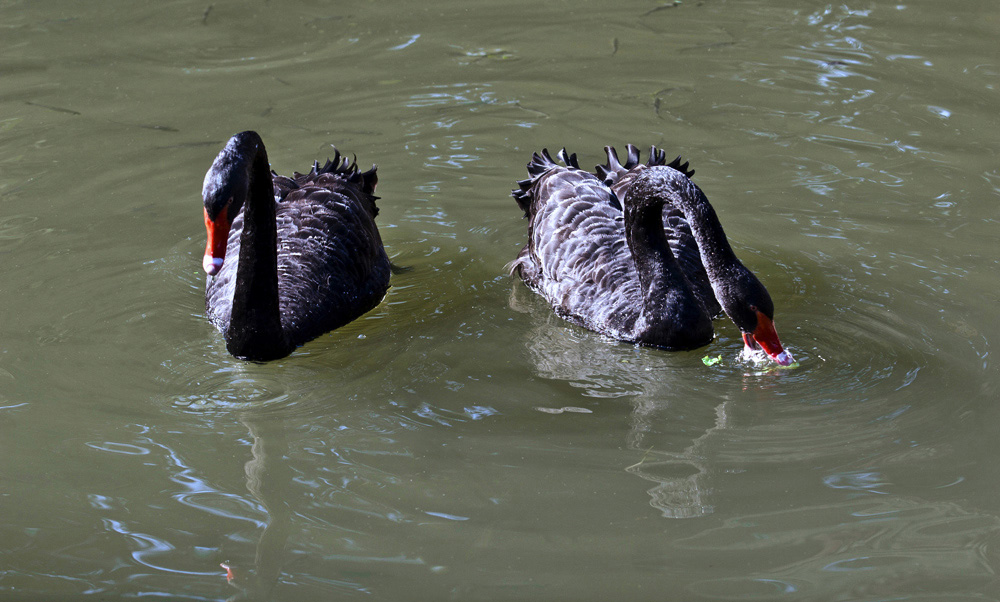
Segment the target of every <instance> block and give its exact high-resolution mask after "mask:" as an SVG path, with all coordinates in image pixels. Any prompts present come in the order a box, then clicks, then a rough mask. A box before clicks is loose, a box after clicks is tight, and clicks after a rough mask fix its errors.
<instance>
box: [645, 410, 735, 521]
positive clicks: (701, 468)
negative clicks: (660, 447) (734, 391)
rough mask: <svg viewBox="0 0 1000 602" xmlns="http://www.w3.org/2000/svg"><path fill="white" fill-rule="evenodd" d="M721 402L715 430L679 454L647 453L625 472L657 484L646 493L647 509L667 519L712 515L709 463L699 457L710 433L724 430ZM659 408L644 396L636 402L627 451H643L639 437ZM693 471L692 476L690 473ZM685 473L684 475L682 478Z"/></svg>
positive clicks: (725, 417)
mask: <svg viewBox="0 0 1000 602" xmlns="http://www.w3.org/2000/svg"><path fill="white" fill-rule="evenodd" d="M728 403H729V402H728V401H724V402H722V403H720V404H719V405H717V406H715V426H713V427H711V428H709V429H708V430H706V431H705V432H704V433H702V434H701V435H700V436H699V437H697V438H695V440H694V441H692V442H691V445H689V446H688V447H685V448H684V451H682V452H680V453H672V452H664V451H654V450H653V449H652V448H650V449H649V450H647V452H646V454H645V455H644V456H643V457H642V459H641V460H639V461H638V462H636V463H635V464H633V465H631V466H628V467H626V468H625V470H626V471H628V472H630V473H632V474H634V475H636V476H638V477H641V478H643V479H646V480H647V481H651V482H653V483H656V485H655V486H654V487H652V488H651V489H648V490H647V493H648V494H649V495H650V497H651V498H652V499H650V501H649V505H650V506H652V507H654V508H656V509H657V510H659V511H660V512H661V513H662V514H663V516H664V517H666V518H694V517H697V516H705V515H706V514H711V513H712V512H713V506H712V504H711V503H710V502H709V500H708V499H706V498H708V494H707V492H708V491H709V490H710V487H709V485H708V484H707V483H706V481H707V480H708V478H709V476H708V468H709V463H708V461H707V460H706V459H705V456H704V455H703V454H702V453H701V448H702V446H703V445H704V443H705V441H707V440H709V438H710V437H711V435H712V433H714V432H716V431H718V430H722V429H724V428H726V422H727V415H726V405H727V404H728ZM657 406H658V404H657V403H656V401H655V400H653V399H650V398H649V397H647V396H641V397H639V399H638V400H636V404H635V410H634V411H633V412H632V427H631V429H630V431H629V437H628V439H629V449H641V448H642V433H643V432H644V431H646V430H648V429H649V422H648V420H649V417H650V416H651V415H652V414H654V413H655V411H656V410H657V409H660V408H659V407H657ZM692 469H693V470H694V471H695V472H692ZM685 473H686V474H685Z"/></svg>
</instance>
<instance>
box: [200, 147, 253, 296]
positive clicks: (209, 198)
mask: <svg viewBox="0 0 1000 602" xmlns="http://www.w3.org/2000/svg"><path fill="white" fill-rule="evenodd" d="M244 146H245V144H243V141H241V140H240V139H239V135H237V136H233V138H232V139H231V140H230V141H229V144H227V145H226V147H225V148H223V149H222V151H221V152H220V153H219V155H218V156H217V157H216V158H215V161H213V162H212V167H210V168H209V170H208V172H207V173H206V174H205V181H204V183H203V185H202V189H201V198H202V201H204V205H205V230H206V232H207V233H208V243H207V244H206V245H205V257H204V258H203V260H202V264H201V265H202V268H204V270H205V273H207V274H208V275H209V276H214V275H216V274H218V273H219V270H221V269H222V264H223V263H224V262H225V260H226V246H227V245H228V241H229V230H230V229H231V228H232V225H233V220H234V219H235V218H236V216H237V215H238V214H239V212H240V209H241V208H242V207H243V202H244V201H245V200H246V197H247V192H248V190H249V181H250V176H249V174H248V171H247V159H246V156H245V152H242V149H243V147H244Z"/></svg>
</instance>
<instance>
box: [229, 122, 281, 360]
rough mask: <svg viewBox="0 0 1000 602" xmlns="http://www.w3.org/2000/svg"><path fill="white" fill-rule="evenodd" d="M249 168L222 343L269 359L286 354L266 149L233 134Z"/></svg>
mask: <svg viewBox="0 0 1000 602" xmlns="http://www.w3.org/2000/svg"><path fill="white" fill-rule="evenodd" d="M237 136H238V145H237V151H238V155H239V157H240V158H241V159H242V160H243V161H244V162H245V165H246V169H247V176H248V177H247V180H248V186H247V198H246V201H245V203H244V207H243V232H242V234H241V236H240V255H239V265H238V266H237V268H236V286H235V292H234V294H233V310H232V316H231V318H230V321H229V328H228V329H227V330H226V347H227V348H228V349H229V352H230V353H232V354H233V355H235V356H237V357H242V358H246V359H254V360H268V359H274V358H276V357H283V356H285V355H288V352H289V351H290V349H289V348H290V344H289V342H288V339H287V337H286V336H285V333H284V330H283V329H282V327H281V314H280V311H279V307H278V227H277V220H276V217H275V205H274V184H273V182H272V180H271V168H270V164H269V163H268V160H267V151H266V150H265V149H264V143H263V141H262V140H261V139H260V137H259V136H258V135H257V134H255V133H253V132H244V133H243V134H237Z"/></svg>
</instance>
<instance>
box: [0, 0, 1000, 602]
mask: <svg viewBox="0 0 1000 602" xmlns="http://www.w3.org/2000/svg"><path fill="white" fill-rule="evenodd" d="M0 32H2V35H0V74H2V77H0V107H2V110H0V266H2V267H0V458H2V460H0V599H2V600H34V599H47V600H49V599H50V600H66V599H77V598H85V597H95V599H100V600H114V599H120V598H138V597H158V598H163V599H185V600H224V599H228V598H240V597H246V598H250V599H260V600H289V601H292V600H294V601H302V600H334V599H344V598H356V599H367V600H462V601H465V600H538V601H543V600H544V601H548V600H594V601H603V600H706V601H708V600H851V601H862V600H864V601H869V600H870V601H876V600H927V601H935V602H938V601H945V600H947V601H953V600H955V601H957V600H977V601H982V600H1000V593H998V592H1000V589H998V588H1000V583H998V577H997V573H998V571H1000V496H998V495H997V494H998V492H1000V485H998V483H1000V468H998V466H1000V463H998V462H997V460H996V459H997V457H998V455H1000V439H998V437H997V432H998V428H1000V409H998V405H997V398H998V393H1000V373H998V370H997V362H996V361H995V356H996V351H994V350H993V346H994V345H997V344H1000V323H998V320H997V308H998V301H1000V293H998V279H1000V259H998V242H1000V228H998V225H1000V136H998V132H1000V127H998V126H1000V117H998V116H1000V111H998V107H1000V54H998V53H997V39H998V37H1000V5H998V4H997V3H996V2H994V1H987V0H965V1H962V2H958V3H943V2H931V1H929V0H917V1H914V2H902V3H896V4H891V3H882V2H871V1H865V2H860V1H853V0H849V1H848V2H846V3H835V4H824V3H816V2H791V1H788V0H780V1H768V2H765V1H763V0H753V1H749V2H732V1H724V0H701V1H693V0H692V1H687V0H685V1H684V2H683V3H676V4H672V3H663V1H662V0H627V1H625V2H620V3H609V2H591V1H574V2H570V1H552V2H527V1H523V0H497V1H496V2H491V3H485V2H458V1H456V0H431V1H426V2H419V3H416V2H398V1H385V2H374V1H367V2H366V1H359V2H355V3H353V4H349V3H344V2H321V1H317V0H304V1H300V2H278V1H276V0H272V1H270V2H266V1H263V0H260V1H256V2H238V1H236V0H231V1H229V0H225V1H223V0H206V1H205V2H202V3H192V2H157V3H133V2H120V1H115V0H107V1H98V2H88V3H80V2H67V1H64V0H63V1H56V0H53V1H49V2H24V1H16V0H15V1H12V0H0ZM245 129H254V130H257V131H259V132H260V133H261V135H262V136H263V138H264V140H265V141H266V143H267V145H268V152H269V155H270V158H271V162H272V166H273V168H274V169H275V170H277V171H278V172H279V173H290V172H292V171H294V170H300V171H301V170H305V169H308V167H309V166H310V165H311V163H312V161H313V160H315V159H320V160H322V159H325V158H326V157H327V156H330V155H331V154H332V146H331V145H336V146H337V147H338V148H339V149H341V150H343V151H345V152H347V153H349V154H356V155H357V157H358V161H359V163H361V164H362V166H364V167H367V165H370V164H371V163H377V164H378V165H379V175H380V184H379V194H380V195H381V197H382V198H381V200H380V201H379V204H380V207H381V214H380V216H379V223H380V227H381V231H382V236H383V239H384V240H385V242H386V246H387V249H388V251H389V254H390V256H391V257H392V258H393V261H394V262H395V263H397V264H400V265H404V266H408V267H409V268H411V269H410V270H409V271H407V272H405V273H402V274H397V275H395V276H394V277H393V283H392V288H391V289H390V291H389V294H388V296H387V297H386V299H385V301H384V302H383V303H382V304H381V305H380V306H379V307H378V308H377V309H376V310H375V311H373V312H372V313H370V314H368V315H367V316H365V317H364V318H363V319H361V320H358V321H356V322H354V323H352V324H350V325H348V326H347V327H345V328H342V329H340V330H338V331H336V332H333V333H331V334H329V335H327V336H324V337H321V338H320V339H318V340H316V341H313V342H311V343H309V344H308V345H306V346H304V347H302V348H300V349H299V350H298V351H297V352H296V353H294V354H293V355H292V356H291V357H289V358H287V359H285V360H282V361H278V362H273V363H270V364H264V365H261V364H248V363H244V362H241V361H238V360H234V359H233V358H231V357H230V356H229V355H228V354H227V353H226V350H225V345H224V342H223V340H222V338H221V336H220V335H219V334H218V333H217V332H216V331H215V330H214V329H213V328H212V327H211V326H210V325H209V324H208V323H207V321H206V320H205V317H204V298H203V295H204V293H203V290H204V274H203V273H202V271H201V268H200V264H201V254H202V251H203V249H204V244H205V239H204V237H205V231H204V227H203V224H202V216H201V206H200V203H201V200H200V190H201V182H202V177H203V175H204V173H205V170H206V169H207V168H208V166H209V164H210V163H211V161H212V159H213V158H214V156H215V154H216V153H217V152H218V150H219V148H220V147H221V146H222V144H223V143H224V142H225V140H226V139H228V137H229V136H230V135H232V134H233V133H235V132H237V131H241V130H245ZM629 142H631V143H634V144H637V145H639V146H641V147H648V145H649V144H656V145H658V146H661V147H663V148H665V149H667V151H668V152H669V153H672V154H681V155H683V156H684V157H685V159H688V160H690V161H691V165H692V167H694V168H695V169H696V170H697V174H696V176H695V180H696V181H697V182H698V183H699V184H700V186H701V187H702V188H703V189H704V190H705V192H706V194H707V195H708V197H709V198H710V199H711V200H712V202H713V204H714V205H715V207H716V210H717V211H718V213H719V215H720V217H721V219H722V221H723V224H724V225H725V227H726V231H727V233H728V234H729V236H730V238H731V240H732V242H733V244H734V247H735V248H736V250H737V253H738V254H739V255H740V256H741V258H742V259H743V261H744V263H746V264H747V265H748V266H749V267H750V268H751V269H753V270H754V271H755V272H756V273H757V275H758V276H759V277H760V279H761V280H762V281H763V282H764V283H765V284H766V285H767V286H768V288H769V290H770V292H771V296H772V297H773V298H774V301H775V305H776V307H777V311H776V321H777V324H778V329H779V332H780V333H781V337H782V340H783V342H784V343H785V344H786V347H788V348H789V349H790V350H791V351H792V352H793V353H794V354H795V356H796V358H797V359H798V360H799V361H800V363H801V366H800V367H799V368H798V369H794V370H778V371H761V370H756V369H753V368H751V367H748V366H747V365H745V364H742V363H740V362H739V361H737V355H738V353H739V351H740V349H741V346H742V343H741V341H740V337H739V333H738V332H737V330H736V328H735V327H734V326H733V325H732V324H731V323H729V322H728V321H719V322H717V333H718V336H717V337H716V340H715V341H714V342H713V343H712V344H711V345H710V346H708V347H706V348H703V349H699V350H697V351H695V352H689V353H667V352H663V351H657V350H650V349H640V348H635V347H632V346H630V345H624V344H619V343H614V342H611V341H608V340H605V339H603V338H602V337H600V336H598V335H596V334H593V333H590V332H587V331H584V330H582V329H580V328H578V327H575V326H572V325H570V324H567V323H566V322H564V321H562V320H560V319H558V318H557V317H555V316H554V315H553V314H552V312H551V311H550V310H549V308H548V307H547V306H546V304H545V303H544V301H542V300H541V299H540V298H538V297H537V296H535V295H533V294H532V293H530V291H528V290H526V289H525V288H524V287H523V286H522V285H520V284H519V283H517V282H515V281H513V280H512V279H511V278H510V277H508V276H507V274H506V272H505V269H504V265H505V264H506V263H507V262H509V261H510V260H512V259H513V258H514V256H515V255H516V253H517V251H518V250H519V249H520V247H521V245H523V244H524V241H525V238H526V225H525V222H524V221H523V220H522V219H521V213H520V212H519V211H518V209H517V207H516V205H515V203H514V201H513V200H512V199H511V198H510V197H509V191H510V189H511V188H512V187H514V186H515V181H516V180H518V179H521V178H523V177H525V176H526V171H525V169H524V165H525V163H526V162H527V161H528V159H529V158H530V155H531V152H532V151H535V150H540V149H541V148H543V147H548V148H549V149H552V150H553V151H554V150H557V149H559V148H561V147H563V146H565V147H567V148H568V149H569V150H570V151H571V152H575V153H577V154H578V155H579V156H580V159H581V163H582V164H583V165H586V166H592V165H595V164H597V163H599V162H602V161H603V159H602V152H601V149H602V147H603V146H604V145H606V144H615V145H619V146H623V145H624V144H626V143H629ZM706 356H710V357H713V358H717V357H721V361H720V362H718V363H716V364H714V365H711V366H708V365H706V364H705V363H703V361H702V360H703V358H704V357H706ZM222 564H225V565H227V566H228V567H230V570H231V573H232V575H231V576H232V581H231V583H230V582H227V574H226V573H227V571H226V570H225V569H224V568H222V567H221V566H220V565H222Z"/></svg>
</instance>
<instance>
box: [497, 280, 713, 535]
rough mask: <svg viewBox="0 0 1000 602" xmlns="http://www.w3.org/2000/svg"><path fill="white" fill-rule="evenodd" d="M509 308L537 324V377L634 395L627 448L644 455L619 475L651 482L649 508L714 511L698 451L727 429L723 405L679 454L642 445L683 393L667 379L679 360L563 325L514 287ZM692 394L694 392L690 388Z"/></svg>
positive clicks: (683, 514)
mask: <svg viewBox="0 0 1000 602" xmlns="http://www.w3.org/2000/svg"><path fill="white" fill-rule="evenodd" d="M510 306H511V308H513V309H515V310H516V311H520V312H524V313H529V314H531V316H532V320H533V321H534V322H535V323H536V327H535V329H534V330H533V332H532V333H531V335H530V336H529V340H528V341H527V343H526V348H527V350H528V352H529V353H530V354H531V359H532V363H533V364H534V365H535V367H536V369H537V372H538V375H539V376H541V377H543V378H549V379H554V380H561V381H566V382H568V383H569V384H570V385H571V386H573V387H577V388H580V389H583V391H584V392H583V394H584V395H585V396H588V397H624V396H629V397H633V400H632V413H631V416H630V425H629V433H628V436H627V438H626V442H627V446H628V449H631V450H636V451H640V452H642V455H641V457H640V459H639V461H638V462H636V463H635V464H632V465H631V466H627V467H626V468H625V470H626V471H627V472H629V473H631V474H634V475H636V476H638V477H640V478H643V479H645V480H647V481H650V482H652V483H655V486H654V487H652V488H651V489H649V490H648V493H649V495H650V498H651V499H650V502H649V503H650V505H651V506H653V507H654V508H656V509H657V510H659V511H660V512H661V513H662V515H663V516H664V517H667V518H693V517H698V516H705V515H707V514H711V513H712V512H713V507H712V504H711V502H710V499H709V491H710V490H711V487H710V485H709V483H708V482H707V481H708V480H709V479H710V473H709V469H710V468H711V463H710V462H709V461H708V460H707V459H706V453H705V450H704V447H705V445H706V442H710V441H711V440H712V439H713V438H715V435H716V434H717V433H718V432H719V431H720V430H723V429H725V428H726V426H727V414H726V406H727V405H728V403H729V402H728V401H726V400H722V402H721V403H719V404H718V405H717V406H716V408H715V424H714V426H712V427H711V428H709V429H708V430H706V431H705V432H704V433H702V434H701V435H700V436H699V437H697V438H695V439H694V441H692V443H691V445H689V446H687V447H686V448H684V449H683V450H682V451H680V452H669V451H661V450H656V449H653V445H651V444H649V443H647V442H646V435H647V433H649V431H650V430H652V424H653V422H654V417H655V416H656V415H658V414H661V415H662V413H663V412H664V411H665V410H666V409H667V408H668V407H669V405H670V399H671V398H676V397H677V396H678V395H684V394H685V393H688V391H684V390H683V384H682V383H680V382H676V381H675V382H671V381H670V379H669V378H668V377H667V374H669V373H668V370H669V369H671V368H673V367H676V365H677V364H676V362H677V361H678V360H677V356H676V355H673V354H657V353H656V352H651V351H650V350H648V349H639V348H636V347H633V346H631V345H627V344H621V343H615V342H612V341H610V340H609V339H606V338H604V337H602V336H601V335H599V334H596V333H593V332H589V331H586V330H584V329H582V328H579V327H576V326H572V325H569V324H567V323H566V322H565V321H564V320H561V319H559V318H558V317H557V316H555V315H554V314H553V313H552V312H550V311H547V308H546V307H544V305H543V304H542V303H540V302H539V301H538V300H537V298H536V297H534V296H533V295H532V294H531V292H530V291H528V290H527V289H525V287H522V286H519V285H514V288H513V291H512V292H511V297H510ZM690 394H691V395H694V394H695V391H694V390H691V391H690Z"/></svg>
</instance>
